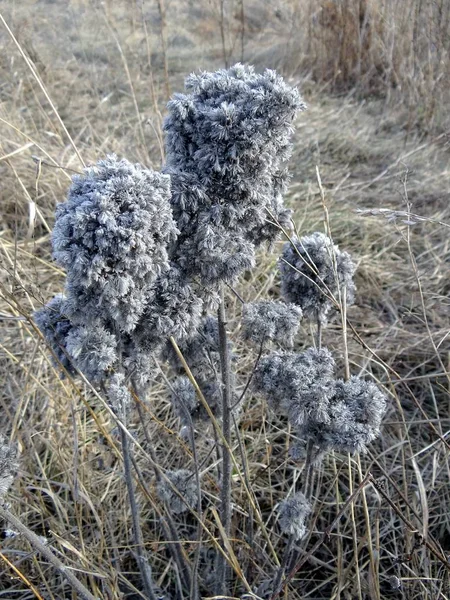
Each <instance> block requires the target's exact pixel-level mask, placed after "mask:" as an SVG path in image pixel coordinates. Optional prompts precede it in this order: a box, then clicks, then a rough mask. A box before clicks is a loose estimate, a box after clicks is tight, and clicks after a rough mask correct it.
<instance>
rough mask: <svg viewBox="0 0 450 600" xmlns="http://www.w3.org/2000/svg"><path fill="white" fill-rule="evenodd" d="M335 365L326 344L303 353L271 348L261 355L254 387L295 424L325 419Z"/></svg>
mask: <svg viewBox="0 0 450 600" xmlns="http://www.w3.org/2000/svg"><path fill="white" fill-rule="evenodd" d="M334 365H335V363H334V359H333V357H332V356H331V353H330V352H329V351H328V350H327V349H326V348H322V349H321V350H316V349H315V348H309V349H308V350H306V351H305V352H302V353H297V352H272V353H271V354H269V355H268V356H265V357H264V358H262V359H261V361H260V363H259V365H258V368H257V369H256V371H255V375H254V387H255V389H256V390H257V391H258V392H260V393H261V394H262V395H263V396H264V397H265V398H267V400H268V402H269V404H270V406H271V407H272V408H273V409H274V410H275V411H277V412H278V411H279V410H281V411H282V412H283V413H284V414H285V415H287V416H288V417H289V420H290V421H291V422H292V424H293V425H301V424H302V423H304V422H306V421H313V422H315V423H326V422H327V421H328V420H329V403H330V398H331V397H332V396H333V394H334V379H333V374H334Z"/></svg>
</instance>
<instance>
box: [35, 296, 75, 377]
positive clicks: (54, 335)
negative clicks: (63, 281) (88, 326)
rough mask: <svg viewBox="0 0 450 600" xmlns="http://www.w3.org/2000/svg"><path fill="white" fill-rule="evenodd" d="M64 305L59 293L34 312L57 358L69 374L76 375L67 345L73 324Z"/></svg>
mask: <svg viewBox="0 0 450 600" xmlns="http://www.w3.org/2000/svg"><path fill="white" fill-rule="evenodd" d="M63 307H64V296H63V295H62V294H58V295H56V296H55V297H54V298H52V299H51V300H50V301H49V302H48V303H47V304H44V306H42V307H41V308H40V309H38V310H37V311H36V312H35V313H34V320H35V322H36V325H37V326H38V327H39V329H40V330H41V333H42V335H43V336H44V338H45V340H46V341H47V344H48V345H49V347H50V348H51V350H52V351H53V353H54V355H55V356H56V358H57V360H58V361H59V362H60V363H61V365H62V366H63V367H64V369H65V370H66V371H67V373H68V374H69V375H74V374H75V370H74V368H73V366H72V361H71V360H70V356H69V354H68V352H67V347H66V346H67V336H68V335H69V333H70V331H71V330H72V327H73V326H72V323H71V322H70V320H69V319H68V317H66V315H65V314H64V313H63Z"/></svg>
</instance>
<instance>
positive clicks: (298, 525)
mask: <svg viewBox="0 0 450 600" xmlns="http://www.w3.org/2000/svg"><path fill="white" fill-rule="evenodd" d="M310 512H311V504H310V503H309V502H308V500H307V499H306V497H305V495H304V494H302V492H297V493H296V494H294V495H293V496H291V497H290V498H286V500H283V501H282V502H280V505H279V507H278V523H279V525H280V529H281V531H282V532H283V533H286V534H287V535H292V536H293V537H294V539H295V540H297V541H298V540H301V539H302V538H303V537H305V535H306V532H307V529H306V519H307V517H308V516H309V514H310Z"/></svg>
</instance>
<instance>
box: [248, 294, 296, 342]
mask: <svg viewBox="0 0 450 600" xmlns="http://www.w3.org/2000/svg"><path fill="white" fill-rule="evenodd" d="M301 318H302V310H301V308H300V307H299V306H296V305H295V304H285V303H284V302H276V301H271V300H263V301H261V302H253V303H251V304H244V307H243V313H242V335H243V337H244V339H245V340H247V341H250V342H253V343H254V344H257V345H258V346H259V345H261V344H263V343H265V342H276V343H277V344H279V345H280V346H287V347H289V346H292V343H293V341H294V337H295V336H296V335H297V332H298V328H299V326H300V320H301Z"/></svg>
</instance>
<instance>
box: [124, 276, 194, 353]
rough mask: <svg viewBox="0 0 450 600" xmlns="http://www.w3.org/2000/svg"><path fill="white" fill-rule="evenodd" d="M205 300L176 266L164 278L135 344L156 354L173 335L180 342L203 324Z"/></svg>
mask: <svg viewBox="0 0 450 600" xmlns="http://www.w3.org/2000/svg"><path fill="white" fill-rule="evenodd" d="M202 309H203V301H202V299H201V298H200V296H199V295H198V294H197V292H196V291H195V289H194V287H193V286H192V285H191V284H190V283H189V282H188V281H187V280H186V278H185V277H184V275H183V274H182V273H181V272H180V270H179V269H178V268H177V267H176V266H174V265H172V266H171V269H170V270H169V271H168V272H167V273H166V274H165V275H164V276H163V277H160V278H159V280H158V282H157V284H156V286H155V289H154V294H153V295H152V297H151V298H150V299H149V301H148V303H147V305H146V307H145V310H144V313H143V314H142V317H141V319H140V320H139V323H138V324H137V326H136V330H135V331H134V332H133V339H134V342H135V344H136V346H137V348H139V349H140V350H141V351H143V352H146V353H153V352H155V351H157V350H159V349H160V348H161V347H162V346H163V345H164V344H165V343H166V342H167V340H168V338H169V337H170V336H173V337H174V338H175V340H176V341H177V343H180V342H182V341H183V340H185V339H186V338H187V337H189V336H190V335H192V332H193V331H195V330H196V328H197V326H198V324H199V323H200V319H201V314H202Z"/></svg>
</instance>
